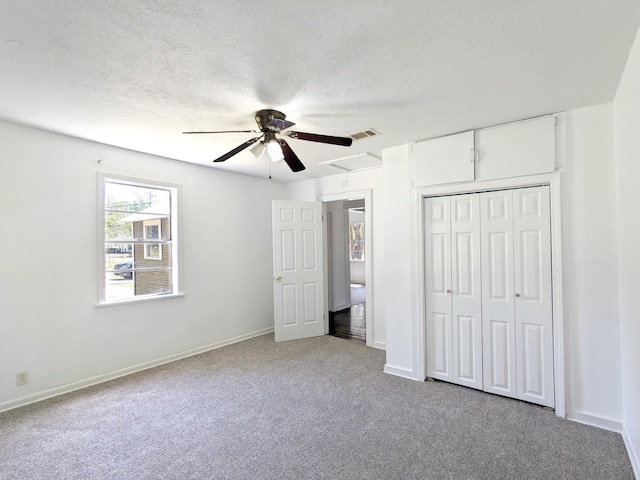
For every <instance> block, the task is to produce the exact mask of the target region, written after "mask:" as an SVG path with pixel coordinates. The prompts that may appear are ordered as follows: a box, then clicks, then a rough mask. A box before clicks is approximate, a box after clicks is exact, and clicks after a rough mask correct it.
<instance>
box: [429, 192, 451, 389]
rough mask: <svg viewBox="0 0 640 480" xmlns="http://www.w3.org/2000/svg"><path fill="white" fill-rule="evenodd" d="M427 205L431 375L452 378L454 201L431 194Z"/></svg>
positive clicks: (443, 378)
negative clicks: (431, 196)
mask: <svg viewBox="0 0 640 480" xmlns="http://www.w3.org/2000/svg"><path fill="white" fill-rule="evenodd" d="M424 207H425V208H424V212H425V255H424V258H425V263H426V265H425V271H426V272H427V274H426V282H425V283H426V300H427V310H426V332H425V334H426V343H425V345H426V348H427V376H429V377H432V378H437V379H440V380H447V381H450V382H451V381H453V351H452V347H451V345H452V335H453V328H452V311H451V292H450V291H451V202H450V199H449V197H436V198H427V199H425V204H424Z"/></svg>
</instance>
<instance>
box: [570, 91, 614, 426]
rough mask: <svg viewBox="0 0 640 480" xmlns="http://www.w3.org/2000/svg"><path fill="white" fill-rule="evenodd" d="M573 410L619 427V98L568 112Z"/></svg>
mask: <svg viewBox="0 0 640 480" xmlns="http://www.w3.org/2000/svg"><path fill="white" fill-rule="evenodd" d="M561 171H562V220H563V232H562V234H563V242H564V245H563V277H564V278H563V288H564V321H565V351H566V363H565V368H566V372H565V375H566V380H567V382H566V383H567V389H566V396H567V416H568V417H569V418H575V419H576V420H579V421H585V422H588V423H596V424H600V425H601V426H607V421H609V422H611V423H610V424H609V425H608V426H609V427H611V428H616V429H618V430H619V429H620V426H621V422H622V398H621V379H620V356H619V351H620V334H619V320H618V318H619V310H618V265H617V263H618V247H617V243H618V240H617V227H618V222H617V215H616V182H615V161H614V145H613V105H612V104H610V103H608V104H605V105H597V106H593V107H588V108H583V109H579V110H573V111H569V112H567V114H566V164H565V165H562V170H561Z"/></svg>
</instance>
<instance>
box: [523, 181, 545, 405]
mask: <svg viewBox="0 0 640 480" xmlns="http://www.w3.org/2000/svg"><path fill="white" fill-rule="evenodd" d="M513 197H514V198H513V204H514V257H515V264H514V274H515V306H514V310H515V320H516V323H515V334H516V352H517V366H518V374H517V376H518V395H517V396H518V398H520V399H521V400H526V401H529V402H533V403H537V404H541V405H545V406H549V407H553V406H554V382H553V325H552V304H551V293H552V292H551V237H550V233H551V232H550V215H549V187H546V186H545V187H535V188H524V189H518V190H514V193H513Z"/></svg>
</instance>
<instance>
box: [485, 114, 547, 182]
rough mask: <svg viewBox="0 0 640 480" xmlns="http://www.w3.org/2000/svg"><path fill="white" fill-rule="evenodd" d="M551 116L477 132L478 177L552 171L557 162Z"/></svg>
mask: <svg viewBox="0 0 640 480" xmlns="http://www.w3.org/2000/svg"><path fill="white" fill-rule="evenodd" d="M555 138H556V137H555V118H554V117H552V116H548V117H542V118H535V119H533V120H525V121H522V122H516V123H510V124H507V125H501V126H498V127H492V128H485V129H481V130H476V131H475V148H476V152H477V160H476V162H477V163H476V172H475V173H476V175H475V179H476V180H496V179H498V178H510V177H521V176H524V175H536V174H540V173H551V172H553V171H554V170H555V165H556V140H555Z"/></svg>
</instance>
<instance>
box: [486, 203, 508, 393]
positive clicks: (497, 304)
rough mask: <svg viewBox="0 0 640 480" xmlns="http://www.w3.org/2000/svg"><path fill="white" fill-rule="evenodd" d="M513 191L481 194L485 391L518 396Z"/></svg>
mask: <svg viewBox="0 0 640 480" xmlns="http://www.w3.org/2000/svg"><path fill="white" fill-rule="evenodd" d="M512 210H513V201H512V192H511V191H499V192H488V193H482V194H480V214H481V217H482V221H481V229H482V242H481V243H482V247H481V248H482V323H483V372H484V375H483V380H484V390H485V391H487V392H492V393H497V394H500V395H505V396H508V397H516V395H517V390H516V354H515V347H516V345H515V318H514V300H515V298H514V292H513V281H514V280H513V275H514V271H513V216H512V213H513V212H512Z"/></svg>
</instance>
